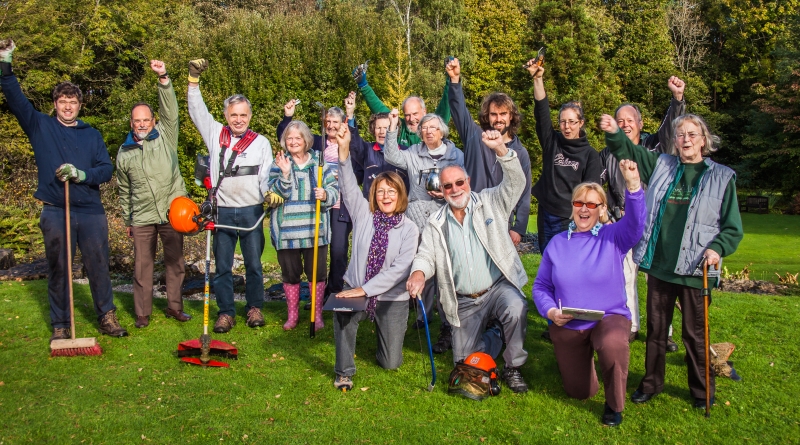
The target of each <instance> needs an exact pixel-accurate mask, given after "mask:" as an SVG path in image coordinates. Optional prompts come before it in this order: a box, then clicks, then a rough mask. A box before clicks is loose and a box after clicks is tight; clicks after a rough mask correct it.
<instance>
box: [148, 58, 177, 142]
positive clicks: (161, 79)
mask: <svg viewBox="0 0 800 445" xmlns="http://www.w3.org/2000/svg"><path fill="white" fill-rule="evenodd" d="M150 69H152V70H153V71H154V72H155V73H156V75H157V76H158V118H159V121H158V132H159V133H160V134H161V136H162V137H164V138H165V140H166V141H167V146H168V147H170V148H171V149H173V150H175V151H177V150H178V98H177V97H176V96H175V88H173V86H172V81H171V80H170V78H169V74H167V66H166V65H165V64H164V62H162V61H160V60H151V61H150Z"/></svg>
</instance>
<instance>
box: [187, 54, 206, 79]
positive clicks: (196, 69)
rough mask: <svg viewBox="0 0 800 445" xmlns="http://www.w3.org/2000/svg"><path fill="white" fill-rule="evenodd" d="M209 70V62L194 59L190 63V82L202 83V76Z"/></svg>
mask: <svg viewBox="0 0 800 445" xmlns="http://www.w3.org/2000/svg"><path fill="white" fill-rule="evenodd" d="M207 69H208V60H206V59H194V60H191V61H189V82H192V83H197V82H200V75H201V74H203V71H205V70H207Z"/></svg>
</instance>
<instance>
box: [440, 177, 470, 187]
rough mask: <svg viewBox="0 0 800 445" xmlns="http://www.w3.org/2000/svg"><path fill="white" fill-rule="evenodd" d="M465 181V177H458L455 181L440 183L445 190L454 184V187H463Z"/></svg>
mask: <svg viewBox="0 0 800 445" xmlns="http://www.w3.org/2000/svg"><path fill="white" fill-rule="evenodd" d="M465 182H467V180H466V179H459V180H458V181H456V182H450V183H447V184H442V188H443V189H445V190H450V189H452V188H453V186H454V185H455V186H456V187H463V186H464V183H465Z"/></svg>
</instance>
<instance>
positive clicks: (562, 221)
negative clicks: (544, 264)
mask: <svg viewBox="0 0 800 445" xmlns="http://www.w3.org/2000/svg"><path fill="white" fill-rule="evenodd" d="M569 222H570V219H569V218H562V217H560V216H558V215H554V214H552V213H548V212H547V211H545V210H544V209H543V208H542V206H541V205H540V206H539V214H538V215H537V217H536V227H537V229H538V231H539V251H540V252H542V253H544V249H545V247H547V244H548V243H550V240H551V239H553V238H554V237H555V236H556V235H558V234H559V233H561V232H563V231H565V230H567V228H569Z"/></svg>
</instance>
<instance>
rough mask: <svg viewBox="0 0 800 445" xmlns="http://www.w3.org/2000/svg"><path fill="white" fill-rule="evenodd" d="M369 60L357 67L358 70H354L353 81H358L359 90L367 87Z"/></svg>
mask: <svg viewBox="0 0 800 445" xmlns="http://www.w3.org/2000/svg"><path fill="white" fill-rule="evenodd" d="M368 63H369V60H367V61H366V62H364V63H362V64H361V65H359V66H357V67H356V69H354V70H353V80H355V81H356V84H357V85H358V87H359V88H364V87H365V86H367V64H368Z"/></svg>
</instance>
